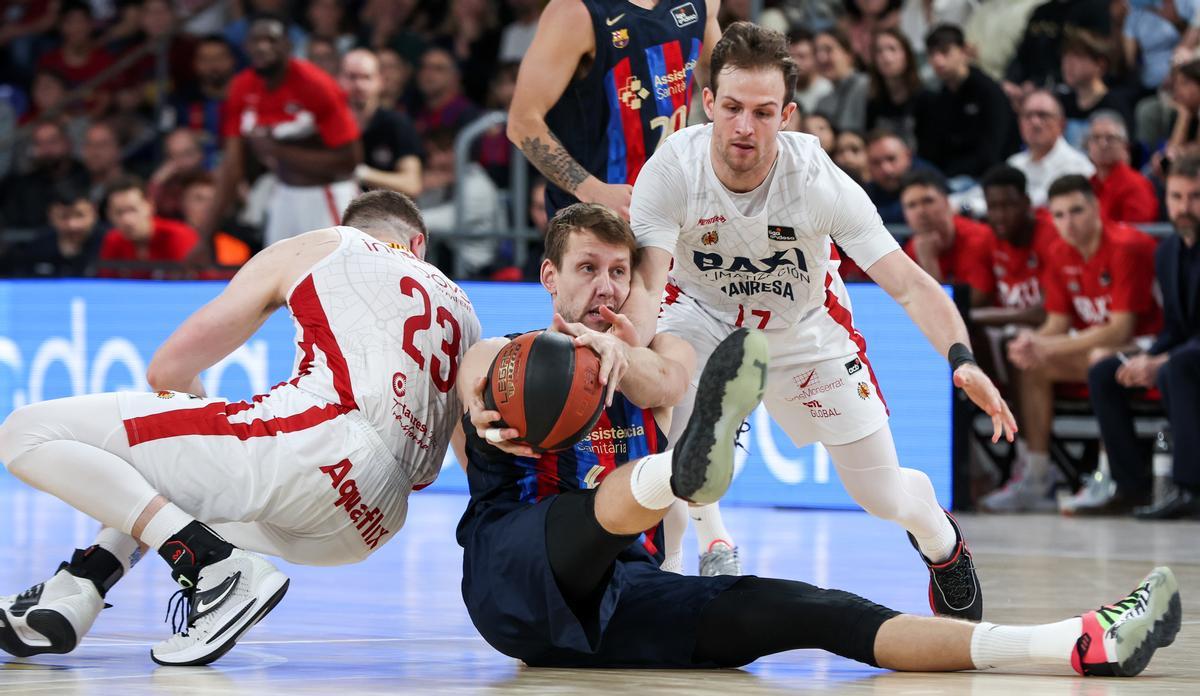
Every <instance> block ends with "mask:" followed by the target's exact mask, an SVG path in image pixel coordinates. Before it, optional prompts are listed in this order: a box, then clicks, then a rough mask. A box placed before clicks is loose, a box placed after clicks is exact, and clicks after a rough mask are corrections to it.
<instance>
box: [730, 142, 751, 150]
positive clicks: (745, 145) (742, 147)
mask: <svg viewBox="0 0 1200 696" xmlns="http://www.w3.org/2000/svg"><path fill="white" fill-rule="evenodd" d="M733 146H734V147H736V148H737V149H739V150H747V151H748V150H753V149H754V144H753V143H734V144H733Z"/></svg>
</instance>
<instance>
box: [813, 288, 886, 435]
mask: <svg viewBox="0 0 1200 696" xmlns="http://www.w3.org/2000/svg"><path fill="white" fill-rule="evenodd" d="M832 284H833V276H832V275H830V274H829V272H828V271H826V272H825V309H826V310H828V312H829V316H830V317H831V318H832V319H833V320H834V321H835V322H837V324H838V326H840V327H842V328H843V329H845V330H846V333H848V334H850V340H851V341H853V342H854V345H856V346H858V359H859V360H860V361H862V364H863V366H864V367H866V368H867V374H868V375H870V377H871V384H873V385H874V386H875V393H876V394H878V395H879V400H880V401H881V402H883V410H884V412H886V413H887V414H888V415H889V416H890V415H891V414H892V412H891V409H889V408H888V405H887V399H885V398H883V391H882V390H881V389H880V388H879V380H877V379H876V378H875V370H873V369H872V368H871V361H870V360H867V339H865V338H863V335H862V334H861V333H859V332H858V329H856V328H854V319H853V317H851V316H850V310H848V309H846V308H845V307H843V306H842V303H841V302H839V301H838V298H837V296H836V295H834V294H833V291H832V290H830V289H829V286H830V285H832Z"/></svg>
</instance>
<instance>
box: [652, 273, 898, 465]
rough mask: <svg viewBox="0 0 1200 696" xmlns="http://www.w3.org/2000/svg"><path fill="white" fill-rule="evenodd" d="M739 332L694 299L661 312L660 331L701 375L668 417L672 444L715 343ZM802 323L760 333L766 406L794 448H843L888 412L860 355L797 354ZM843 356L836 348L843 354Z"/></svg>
mask: <svg viewBox="0 0 1200 696" xmlns="http://www.w3.org/2000/svg"><path fill="white" fill-rule="evenodd" d="M735 328H736V327H734V326H730V325H729V324H728V323H726V322H724V321H721V320H719V319H717V318H715V317H713V316H712V315H711V314H708V313H707V312H705V311H704V310H703V309H702V308H701V307H700V306H699V305H698V304H697V303H696V301H695V300H694V299H692V298H690V297H686V296H680V298H679V300H678V301H676V302H675V303H674V304H671V305H668V306H664V307H663V311H662V314H661V315H660V317H659V320H658V330H659V331H660V332H662V333H669V334H672V335H675V336H678V337H680V338H682V339H683V340H685V341H687V342H688V343H690V344H691V346H692V348H694V349H695V351H696V361H697V362H696V364H697V365H698V366H699V369H697V370H696V374H695V375H693V376H692V383H691V385H690V386H689V388H688V393H687V395H686V396H685V397H684V400H683V402H682V403H680V404H679V405H678V406H676V407H675V412H674V414H673V415H672V417H671V434H670V440H671V442H674V441H675V439H676V438H677V437H678V435H679V434H680V433H681V432H682V431H683V427H684V424H685V423H686V421H687V418H688V416H690V415H691V411H692V402H693V401H694V400H695V398H696V385H697V384H698V383H699V379H700V372H701V370H702V369H703V366H704V364H705V363H706V362H708V358H709V356H710V355H712V352H713V350H714V349H715V348H716V347H717V344H718V343H720V342H721V340H722V339H724V338H725V337H726V336H728V335H729V334H730V333H732V332H733V330H734V329H735ZM805 332H806V329H805V327H804V326H803V323H801V324H797V325H795V326H791V327H787V328H782V329H771V330H767V331H764V333H765V334H766V335H767V341H768V343H769V345H770V347H771V353H770V366H769V367H768V368H767V391H766V394H765V395H764V397H763V405H764V406H766V409H767V412H768V413H769V414H770V415H771V417H772V418H773V419H774V420H775V422H776V423H778V424H779V426H780V427H781V428H783V430H784V431H785V432H786V433H787V434H788V436H789V437H790V438H791V439H792V442H793V443H795V445H796V446H797V447H803V446H805V445H808V444H810V443H813V442H821V443H823V444H826V445H845V444H849V443H851V442H856V441H858V440H861V439H862V438H864V437H866V436H868V435H870V434H871V433H874V432H875V431H877V430H879V429H880V428H882V427H883V426H885V425H886V424H887V419H888V409H887V403H886V402H885V401H884V398H883V394H882V393H881V392H880V391H879V383H878V381H877V380H876V379H875V373H874V371H873V370H872V369H871V364H870V362H868V361H867V354H866V350H865V348H864V349H863V350H860V351H859V352H858V353H857V354H855V353H851V354H848V355H847V354H844V353H842V354H839V355H822V354H820V352H819V351H817V352H816V353H814V352H813V351H805V352H806V353H807V355H803V356H801V355H798V353H799V351H798V350H797V347H798V346H799V345H806V343H805V342H804V340H805V339H804V336H805ZM842 350H844V349H839V350H838V351H836V352H838V353H841V352H842Z"/></svg>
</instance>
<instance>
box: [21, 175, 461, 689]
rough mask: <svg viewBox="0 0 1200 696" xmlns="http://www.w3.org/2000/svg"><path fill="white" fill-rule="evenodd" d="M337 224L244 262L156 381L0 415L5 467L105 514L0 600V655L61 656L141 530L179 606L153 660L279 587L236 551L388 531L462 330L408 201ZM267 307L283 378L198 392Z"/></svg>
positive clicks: (372, 206) (352, 551)
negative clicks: (280, 345) (284, 311)
mask: <svg viewBox="0 0 1200 696" xmlns="http://www.w3.org/2000/svg"><path fill="white" fill-rule="evenodd" d="M345 221H346V223H347V225H349V226H346V227H337V228H332V229H328V228H327V229H322V230H317V231H314V232H309V233H307V234H303V235H300V236H298V237H295V238H292V239H288V240H285V241H283V242H280V243H278V244H275V245H273V246H271V247H269V248H267V249H266V250H264V251H263V252H261V253H260V254H258V255H257V256H255V257H254V258H252V259H251V260H250V261H249V262H248V263H247V264H246V266H245V267H244V268H243V269H242V270H241V271H240V272H238V274H237V275H236V276H235V277H234V278H233V280H231V281H230V283H229V285H228V287H226V288H225V290H224V291H223V292H222V293H221V294H220V295H219V296H218V297H217V298H216V299H214V300H213V301H212V302H210V303H209V304H207V305H206V306H204V307H203V308H202V309H200V310H199V311H197V312H196V313H195V314H193V315H192V316H191V317H190V318H189V319H188V320H187V321H186V322H184V324H183V325H182V326H180V327H179V329H178V330H176V331H175V333H174V334H172V335H171V337H170V338H168V339H167V341H166V343H164V344H163V346H162V347H161V348H160V349H159V351H158V352H157V353H156V354H155V356H154V359H153V361H152V362H151V364H150V368H149V375H148V379H149V381H150V384H151V386H152V387H154V388H156V389H161V390H163V391H159V392H158V393H157V394H155V393H153V392H150V393H117V394H95V395H89V396H78V397H71V398H66V399H59V400H55V401H46V402H42V403H38V404H33V405H30V406H25V407H23V408H20V409H18V410H17V411H15V412H14V413H13V414H12V415H11V416H9V418H8V420H7V421H6V422H5V423H4V425H3V426H2V427H0V459H2V460H3V461H4V463H5V465H7V467H8V470H9V471H10V472H12V473H13V474H14V475H15V476H16V477H17V478H19V479H21V480H22V481H25V482H26V483H28V484H30V485H32V486H34V487H35V488H38V489H41V490H43V491H46V492H47V493H51V494H52V495H54V496H56V497H58V498H61V499H62V500H64V501H65V502H67V503H69V504H70V505H71V506H72V507H74V508H76V509H77V510H80V511H81V512H84V513H86V514H87V515H88V516H89V517H92V518H93V519H96V520H99V521H100V522H101V524H102V525H103V528H102V529H101V531H100V535H99V537H98V538H97V539H96V543H95V545H93V546H91V547H90V548H88V549H86V550H81V551H76V552H75V554H74V556H72V557H71V560H70V561H69V562H68V563H64V564H63V565H62V566H61V567H60V568H59V570H58V572H57V573H56V574H55V575H54V576H53V577H52V578H50V579H49V580H47V581H45V582H44V583H41V584H37V585H34V586H33V587H32V588H30V589H29V590H27V591H25V592H23V593H21V594H19V595H15V596H8V597H2V598H0V648H3V649H4V650H6V651H7V652H9V653H11V654H13V655H17V656H22V657H23V656H27V655H35V654H38V653H45V652H52V653H65V652H69V651H71V650H73V649H74V648H75V647H76V646H77V645H78V644H79V641H80V640H81V639H82V638H83V636H84V635H85V634H86V633H87V631H88V629H89V628H91V626H92V622H93V621H95V619H96V616H97V614H99V613H100V609H101V608H102V607H103V606H104V595H105V593H106V592H107V591H108V590H110V589H111V588H112V586H113V584H114V583H116V582H117V581H118V580H119V579H120V578H121V577H122V576H123V575H124V574H126V573H128V572H129V569H130V567H131V566H132V565H133V563H134V562H135V561H136V560H137V558H138V557H139V555H140V553H139V542H140V543H141V544H143V545H145V546H148V547H149V548H152V549H154V550H156V551H158V553H159V555H160V556H162V557H163V559H164V560H166V561H167V563H168V565H169V566H170V568H171V575H172V577H174V578H175V580H176V581H178V582H179V584H180V585H181V586H182V588H183V590H182V592H183V597H184V599H185V600H186V601H185V603H184V605H183V607H184V610H183V611H184V614H185V616H184V617H183V621H182V623H183V626H182V629H181V628H180V626H179V622H178V621H177V622H176V625H175V636H174V637H172V638H170V639H168V640H166V641H163V642H161V643H159V644H157V645H155V646H154V647H153V648H152V650H151V656H152V657H153V659H154V661H155V662H158V663H159V664H165V665H197V664H206V663H208V662H211V661H213V660H215V659H217V658H218V657H220V656H221V655H222V654H224V653H225V652H226V651H227V650H229V649H230V648H231V647H232V646H233V644H234V641H236V640H237V638H238V637H239V636H240V635H241V634H242V633H243V632H244V631H246V630H247V629H249V628H250V627H252V626H253V625H254V624H255V623H256V622H257V621H259V620H260V619H261V618H262V617H263V616H264V615H265V614H266V613H267V612H268V611H270V610H271V608H272V607H273V606H274V605H275V603H276V602H278V601H279V599H280V598H281V597H282V596H283V593H284V591H285V590H286V588H287V582H288V581H287V578H286V577H284V575H283V574H282V573H280V572H279V571H278V570H276V569H275V567H274V566H273V565H271V564H270V563H268V562H267V561H265V560H263V559H262V558H260V557H258V556H256V555H253V554H251V553H247V552H246V550H249V551H257V552H260V553H265V554H270V555H273V556H279V557H281V558H284V559H286V560H288V561H290V562H292V563H302V564H309V565H337V564H343V563H354V562H357V561H360V560H362V559H364V558H366V557H367V556H368V555H370V554H371V552H372V551H374V550H375V549H377V548H379V547H380V546H381V545H383V544H384V543H386V542H387V541H388V540H389V539H391V537H392V536H394V535H395V533H396V532H397V531H398V530H399V529H400V526H401V525H402V524H403V523H404V517H405V514H406V512H407V509H408V495H409V492H410V491H412V490H413V489H414V488H419V487H422V486H425V485H427V484H428V483H430V482H431V481H433V479H434V478H435V477H436V476H437V474H438V472H439V471H440V469H441V464H442V457H443V455H444V454H445V451H446V447H447V445H448V443H449V440H450V435H451V433H452V432H453V430H454V428H455V427H456V426H457V423H458V418H459V416H460V415H461V413H462V404H461V402H460V400H459V397H458V394H457V392H455V391H454V383H455V378H456V375H457V372H458V363H459V360H460V359H461V358H462V356H463V355H464V354H465V352H466V350H467V348H469V347H470V346H471V345H472V344H473V343H474V342H475V341H476V340H478V338H479V331H480V329H479V322H478V320H477V319H476V317H475V313H474V311H473V309H472V308H471V304H470V302H469V301H468V300H467V298H466V296H465V295H464V294H463V292H462V291H461V290H460V289H459V288H458V287H457V286H456V285H454V284H453V283H452V282H450V281H449V280H447V279H446V278H445V276H443V275H442V274H441V273H440V272H439V271H438V270H437V269H436V268H434V267H433V266H431V265H429V264H426V263H425V262H423V261H422V260H421V259H422V257H423V256H424V247H425V236H424V235H425V232H424V224H423V223H422V221H421V216H420V212H419V211H418V210H417V208H416V206H415V205H414V204H413V203H412V201H410V200H408V199H407V198H406V197H404V196H403V195H401V194H399V193H394V192H391V191H374V192H371V193H368V194H364V195H363V196H362V197H360V198H358V199H356V200H355V201H354V202H352V203H351V204H350V206H349V207H348V208H347V209H346V211H345ZM356 228H357V229H356ZM285 305H286V306H287V308H288V310H289V311H290V312H291V314H292V317H293V320H294V322H295V324H296V341H297V345H296V372H295V376H294V377H293V378H292V379H291V380H289V381H287V382H283V383H280V384H278V385H276V386H275V387H274V388H273V389H271V391H270V392H268V393H267V394H264V395H260V396H255V397H254V398H253V399H251V400H250V401H241V402H227V401H225V400H223V399H218V398H207V397H205V396H204V391H203V387H202V386H201V383H200V380H199V377H198V375H199V374H200V372H201V371H202V370H204V369H207V368H208V367H210V366H212V365H213V364H214V363H216V362H217V361H219V360H221V359H222V358H224V357H225V356H227V355H228V354H229V353H231V352H232V351H234V350H235V349H237V348H238V346H240V345H241V344H242V342H243V341H245V340H246V339H247V338H249V337H250V336H251V335H252V334H253V333H254V332H255V330H256V329H258V327H259V326H261V325H262V323H263V322H264V321H265V320H266V319H267V317H269V316H270V315H271V314H272V313H273V312H274V311H275V310H276V309H277V308H278V307H281V306H285ZM206 525H211V528H210V527H209V526H206Z"/></svg>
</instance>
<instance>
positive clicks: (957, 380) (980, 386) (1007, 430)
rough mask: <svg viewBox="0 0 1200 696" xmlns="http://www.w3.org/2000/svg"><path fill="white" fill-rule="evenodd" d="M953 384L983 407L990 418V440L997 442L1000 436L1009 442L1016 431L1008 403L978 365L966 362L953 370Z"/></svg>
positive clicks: (1015, 423)
mask: <svg viewBox="0 0 1200 696" xmlns="http://www.w3.org/2000/svg"><path fill="white" fill-rule="evenodd" d="M954 386H956V387H958V388H959V389H962V390H963V391H964V392H966V394H967V397H969V398H970V399H971V401H973V402H975V405H976V406H978V407H979V408H981V409H983V412H984V413H986V414H988V416H990V417H991V419H992V442H999V441H1000V436H1001V435H1004V439H1006V440H1008V441H1009V442H1012V441H1013V437H1014V436H1015V435H1016V432H1017V421H1016V419H1015V418H1013V414H1012V411H1010V410H1009V408H1008V404H1006V403H1004V399H1003V398H1001V396H1000V390H999V389H996V385H994V384H992V380H990V379H988V376H987V375H985V374H984V373H983V370H981V369H979V366H978V365H973V364H970V363H967V364H965V365H960V366H959V368H958V369H957V370H955V371H954Z"/></svg>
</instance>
